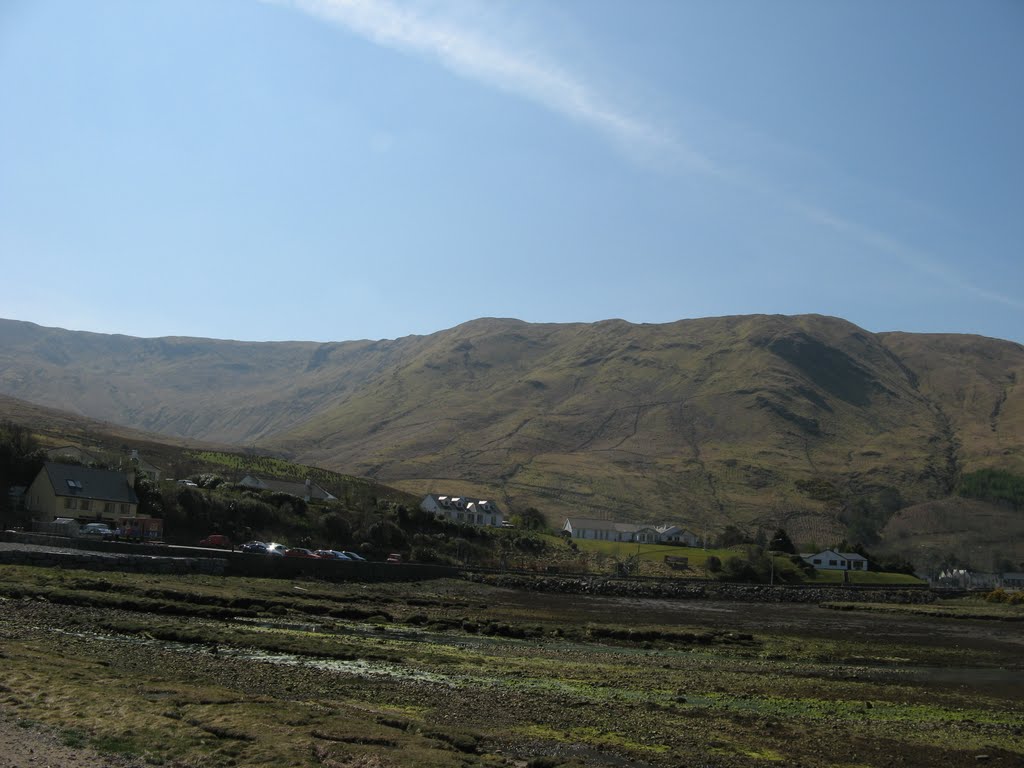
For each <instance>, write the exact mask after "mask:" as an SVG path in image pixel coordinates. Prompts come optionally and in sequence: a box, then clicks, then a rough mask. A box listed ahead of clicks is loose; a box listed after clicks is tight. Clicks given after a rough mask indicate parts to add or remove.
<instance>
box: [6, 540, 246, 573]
mask: <svg viewBox="0 0 1024 768" xmlns="http://www.w3.org/2000/svg"><path fill="white" fill-rule="evenodd" d="M0 565H34V566H38V567H41V568H55V567H57V568H80V569H83V570H89V571H127V572H129V573H174V574H177V573H180V574H185V573H203V574H210V575H220V574H222V573H224V569H225V566H226V565H227V563H226V562H225V561H224V560H215V559H212V558H208V557H157V556H153V555H121V554H107V553H105V552H87V551H84V550H82V551H63V552H61V551H57V550H56V549H51V548H46V547H31V548H30V547H28V546H25V545H21V546H20V547H18V548H2V549H0Z"/></svg>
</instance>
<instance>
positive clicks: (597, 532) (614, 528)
mask: <svg viewBox="0 0 1024 768" xmlns="http://www.w3.org/2000/svg"><path fill="white" fill-rule="evenodd" d="M639 529H640V526H639V525H634V524H633V523H616V522H615V521H614V520H598V519H596V518H591V517H567V518H566V519H565V522H564V523H563V524H562V530H563V531H565V532H566V533H568V534H569V535H570V536H572V537H573V538H574V539H597V540H599V541H635V539H634V536H635V535H636V532H637V531H638V530H639ZM644 530H645V531H651V532H653V531H654V529H653V528H650V527H649V526H645V527H644Z"/></svg>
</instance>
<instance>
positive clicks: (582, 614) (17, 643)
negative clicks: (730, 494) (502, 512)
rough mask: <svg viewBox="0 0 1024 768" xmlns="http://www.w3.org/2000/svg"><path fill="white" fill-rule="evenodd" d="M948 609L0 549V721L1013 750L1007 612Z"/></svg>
mask: <svg viewBox="0 0 1024 768" xmlns="http://www.w3.org/2000/svg"><path fill="white" fill-rule="evenodd" d="M838 607H841V606H838ZM942 607H943V610H942V611H941V612H936V611H935V610H934V607H932V608H929V609H919V610H918V609H915V610H910V611H908V612H906V613H897V612H892V611H891V609H890V608H889V607H886V609H885V610H878V611H874V610H871V606H860V608H859V609H858V610H836V608H837V606H835V605H833V606H830V607H828V608H826V607H819V606H816V605H794V604H786V603H781V604H780V603H740V602H715V601H711V600H649V599H624V598H602V597H592V596H576V595H558V594H537V593H527V592H522V591H517V590H510V589H499V588H495V587H490V586H486V585H482V584H474V583H469V582H465V581H457V580H449V581H435V582H420V583H397V584H354V583H352V584H326V583H319V582H290V581H273V580H241V579H224V578H212V577H211V578H205V577H170V576H167V577H164V576H142V575H127V574H118V573H86V572H74V571H60V570H56V569H35V568H22V567H4V568H2V569H0V654H2V658H0V665H2V666H0V669H2V674H0V716H3V717H5V718H7V719H8V720H12V721H17V722H18V723H19V724H21V725H23V726H24V727H25V728H26V731H31V729H32V728H34V727H39V728H45V729H46V730H47V732H50V733H54V732H55V733H58V734H62V735H63V736H62V738H64V739H65V741H66V743H68V744H71V745H75V744H80V745H82V746H83V747H89V748H90V749H98V750H99V751H100V752H101V753H105V754H109V755H116V756H119V758H118V759H124V758H128V759H131V760H133V761H138V762H140V763H148V764H152V765H168V766H200V765H201V766H204V768H207V767H209V768H213V767H215V766H249V765H268V766H270V765H273V766H326V767H327V768H335V767H337V766H454V765H458V766H522V767H526V766H534V767H539V766H556V765H565V766H583V765H595V766H626V765H632V766H681V765H684V766H763V765H776V766H790V765H802V766H809V767H814V768H817V767H818V766H822V767H824V766H830V767H831V766H843V767H844V768H847V767H848V768H852V767H853V766H922V767H924V766H929V767H930V766H935V765H944V766H952V767H954V768H955V767H956V766H967V765H971V766H976V765H979V764H986V765H999V766H1017V765H1021V764H1022V763H1024V713H1022V705H1024V653H1022V651H1024V623H1021V622H1019V621H1013V620H1012V619H1014V618H1019V617H1016V616H1015V615H1014V614H1012V613H1008V614H1007V615H1006V616H1005V617H996V618H995V619H993V618H991V617H988V618H978V615H979V610H980V608H979V607H978V606H972V605H971V604H965V603H962V602H958V603H950V604H949V605H944V606H942ZM928 611H931V612H930V613H929V612H928ZM972 611H973V612H972ZM1000 618H1002V619H1009V620H998V619H1000Z"/></svg>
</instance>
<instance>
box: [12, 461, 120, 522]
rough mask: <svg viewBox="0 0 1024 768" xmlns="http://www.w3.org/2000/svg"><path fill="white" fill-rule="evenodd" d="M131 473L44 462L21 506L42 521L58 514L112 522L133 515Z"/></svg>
mask: <svg viewBox="0 0 1024 768" xmlns="http://www.w3.org/2000/svg"><path fill="white" fill-rule="evenodd" d="M133 475H134V473H130V472H129V473H126V472H115V471H114V470H110V469H93V468H92V467H80V466H75V465H72V464H56V463H54V462H47V463H46V464H45V465H43V468H42V469H41V470H40V472H39V474H38V475H36V479H35V480H33V481H32V485H30V486H29V488H28V491H27V492H26V493H25V506H26V508H27V509H28V510H29V512H31V513H32V516H33V517H35V518H36V519H37V520H40V521H42V522H50V521H52V520H55V519H56V518H58V517H73V518H75V519H77V520H79V521H85V522H91V521H101V522H107V523H112V524H116V523H117V520H118V519H119V518H127V517H136V516H137V514H138V509H139V498H138V496H136V495H135V488H134V484H135V478H134V476H133Z"/></svg>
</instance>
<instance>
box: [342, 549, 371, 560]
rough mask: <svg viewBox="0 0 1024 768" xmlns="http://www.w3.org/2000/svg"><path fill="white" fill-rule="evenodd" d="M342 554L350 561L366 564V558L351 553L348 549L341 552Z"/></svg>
mask: <svg viewBox="0 0 1024 768" xmlns="http://www.w3.org/2000/svg"><path fill="white" fill-rule="evenodd" d="M341 554H343V555H345V557H347V558H348V559H349V560H358V561H361V562H364V563H365V562H366V558H365V557H363V556H362V555H360V554H358V553H356V552H349V551H348V550H347V549H343V550H341Z"/></svg>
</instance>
